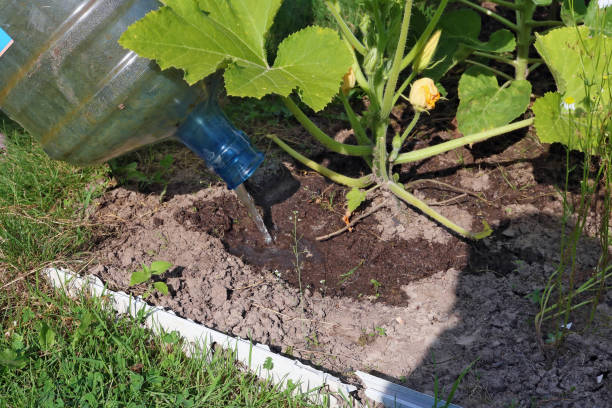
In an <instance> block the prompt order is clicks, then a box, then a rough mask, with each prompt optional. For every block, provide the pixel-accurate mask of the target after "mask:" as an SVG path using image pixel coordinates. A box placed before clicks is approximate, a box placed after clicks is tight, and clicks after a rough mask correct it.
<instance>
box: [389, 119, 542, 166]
mask: <svg viewBox="0 0 612 408" xmlns="http://www.w3.org/2000/svg"><path fill="white" fill-rule="evenodd" d="M532 123H533V118H529V119H524V120H521V121H518V122H514V123H510V124H509V125H505V126H501V127H498V128H495V129H490V130H486V131H484V132H480V133H474V134H472V135H468V136H463V137H460V138H459V139H454V140H449V141H447V142H444V143H440V144H438V145H435V146H431V147H426V148H424V149H419V150H414V151H412V152H408V153H402V154H400V155H399V156H397V159H396V160H395V161H394V162H393V164H403V163H411V162H415V161H420V160H424V159H428V158H430V157H433V156H436V155H438V154H442V153H445V152H448V151H449V150H453V149H456V148H458V147H461V146H465V145H468V144H472V143H478V142H482V141H484V140H487V139H490V138H492V137H494V136H499V135H503V134H504V133H508V132H512V131H514V130H517V129H520V128H524V127H527V126H529V125H531V124H532Z"/></svg>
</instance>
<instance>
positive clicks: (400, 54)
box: [380, 0, 412, 118]
mask: <svg viewBox="0 0 612 408" xmlns="http://www.w3.org/2000/svg"><path fill="white" fill-rule="evenodd" d="M411 15H412V0H406V4H405V5H404V17H403V18H402V27H401V29H400V35H399V41H398V42H397V48H396V49H395V57H394V58H393V65H391V72H389V79H388V80H387V85H386V87H385V93H384V96H383V102H382V109H381V112H380V117H381V118H387V117H388V116H389V115H390V114H391V109H393V97H394V96H395V88H396V87H397V80H398V78H399V74H400V72H401V70H402V60H403V59H404V49H405V48H406V39H407V38H408V28H409V27H410V16H411Z"/></svg>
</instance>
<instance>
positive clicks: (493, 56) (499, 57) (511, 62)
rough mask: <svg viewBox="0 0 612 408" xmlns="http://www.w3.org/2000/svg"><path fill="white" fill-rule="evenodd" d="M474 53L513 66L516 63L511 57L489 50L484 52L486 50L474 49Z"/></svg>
mask: <svg viewBox="0 0 612 408" xmlns="http://www.w3.org/2000/svg"><path fill="white" fill-rule="evenodd" d="M472 54H473V55H476V56H478V57H484V58H489V59H492V60H495V61H499V62H503V63H504V64H508V65H511V66H513V67H514V66H515V65H516V64H515V62H514V60H511V59H510V58H506V57H504V56H502V55H497V54H491V53H489V52H484V51H473V52H472Z"/></svg>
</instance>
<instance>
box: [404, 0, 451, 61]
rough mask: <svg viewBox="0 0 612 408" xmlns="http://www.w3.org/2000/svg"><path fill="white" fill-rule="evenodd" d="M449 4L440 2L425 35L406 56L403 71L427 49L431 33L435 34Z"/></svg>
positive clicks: (446, 0) (444, 0) (422, 35)
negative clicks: (434, 31)
mask: <svg viewBox="0 0 612 408" xmlns="http://www.w3.org/2000/svg"><path fill="white" fill-rule="evenodd" d="M447 4H448V0H442V1H441V2H440V4H439V5H438V8H437V9H436V12H435V13H434V16H433V18H432V19H431V21H430V22H429V24H427V27H425V31H423V34H421V37H419V40H418V41H417V42H416V44H415V45H414V47H412V49H411V50H410V52H408V54H406V56H405V57H404V59H403V60H402V70H404V69H405V68H406V67H407V66H408V65H410V64H411V63H412V61H413V60H414V59H415V58H416V57H417V56H418V55H419V54H420V53H421V51H422V50H423V47H425V44H427V41H429V37H430V36H431V33H433V30H434V29H435V28H436V26H437V25H438V21H440V17H441V16H442V12H444V9H445V8H446V5H447Z"/></svg>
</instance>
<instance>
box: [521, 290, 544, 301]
mask: <svg viewBox="0 0 612 408" xmlns="http://www.w3.org/2000/svg"><path fill="white" fill-rule="evenodd" d="M525 297H526V298H527V299H529V300H530V301H531V303H533V304H536V305H539V304H540V301H541V300H542V290H541V289H535V290H533V291H532V292H530V293H528V294H526V295H525Z"/></svg>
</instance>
